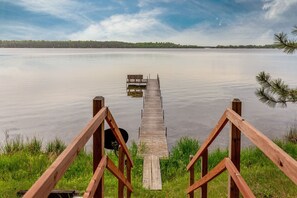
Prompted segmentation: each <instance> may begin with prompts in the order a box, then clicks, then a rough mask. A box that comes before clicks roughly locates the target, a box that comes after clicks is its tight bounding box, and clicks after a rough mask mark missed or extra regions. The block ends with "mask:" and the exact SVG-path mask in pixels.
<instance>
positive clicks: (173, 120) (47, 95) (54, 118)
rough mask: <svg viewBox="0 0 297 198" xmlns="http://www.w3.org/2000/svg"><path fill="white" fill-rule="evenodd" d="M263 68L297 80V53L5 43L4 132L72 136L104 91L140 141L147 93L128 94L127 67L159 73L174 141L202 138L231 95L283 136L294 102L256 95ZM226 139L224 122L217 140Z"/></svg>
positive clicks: (0, 101) (261, 125)
mask: <svg viewBox="0 0 297 198" xmlns="http://www.w3.org/2000/svg"><path fill="white" fill-rule="evenodd" d="M260 71H267V72H269V73H270V74H271V75H272V76H273V77H280V78H282V79H283V80H285V81H286V82H287V83H288V84H290V86H291V87H297V78H296V77H297V56H296V54H295V55H287V54H284V53H282V52H281V51H279V50H267V49H265V50H262V49H261V50H260V49H257V50H254V49H251V50H250V49H236V50H235V49H234V50H233V49H222V50H221V49H0V138H1V141H2V142H3V141H4V137H5V136H4V132H5V131H7V132H8V134H9V136H10V137H14V136H16V135H17V134H21V135H22V136H23V137H32V136H37V137H38V138H40V139H42V140H43V141H44V142H47V141H49V140H51V139H54V138H55V137H59V138H61V139H63V140H64V141H65V142H67V143H69V142H70V141H71V140H72V139H73V138H74V137H75V136H76V135H77V134H78V133H79V132H80V130H81V129H82V128H83V127H84V126H85V124H86V123H87V122H88V121H89V120H90V118H91V117H92V99H93V98H94V97H95V96H104V97H105V99H106V105H107V106H108V107H109V108H110V110H111V112H112V114H113V115H114V117H115V119H116V121H117V123H118V125H119V126H120V127H121V128H124V129H126V130H127V131H128V132H129V135H130V139H129V142H131V140H136V141H137V138H138V127H139V125H140V117H141V115H140V114H141V109H142V98H131V97H127V96H126V84H125V82H126V75H127V74H143V75H144V76H150V77H151V78H156V76H157V74H159V76H160V80H161V90H162V96H163V103H164V110H165V121H166V126H167V128H168V144H169V147H172V145H173V144H174V142H175V141H176V140H178V139H179V138H180V137H182V136H189V137H193V138H197V139H198V140H199V141H200V142H202V141H203V140H205V139H206V137H207V136H208V134H209V133H210V131H211V130H212V128H213V127H214V126H215V124H216V123H217V121H218V119H219V118H220V117H221V115H222V113H223V112H224V110H225V108H226V107H228V106H229V105H230V102H231V101H232V99H233V98H240V99H241V100H242V102H243V113H242V114H243V117H244V118H245V119H246V120H247V121H248V122H250V123H251V124H252V125H254V126H255V127H256V128H258V129H259V130H261V131H262V132H263V133H264V134H266V135H268V136H269V137H270V138H278V137H282V136H283V135H285V134H286V131H287V130H288V128H289V127H290V126H291V125H292V124H293V123H296V120H297V111H296V110H297V105H293V104H289V105H288V107H287V108H270V107H267V106H266V105H264V104H262V103H261V102H259V101H258V99H257V97H256V96H255V94H254V92H255V90H256V88H257V87H258V85H257V82H256V80H255V76H256V75H257V74H258V73H259V72H260ZM228 139H229V138H228V129H227V130H225V131H224V132H223V133H222V135H220V136H219V138H218V140H217V141H216V144H215V146H220V147H226V146H227V142H228ZM248 144H249V142H248V141H245V143H244V145H248Z"/></svg>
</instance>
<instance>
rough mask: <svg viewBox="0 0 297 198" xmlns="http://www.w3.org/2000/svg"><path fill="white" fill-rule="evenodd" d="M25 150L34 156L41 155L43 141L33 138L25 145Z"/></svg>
mask: <svg viewBox="0 0 297 198" xmlns="http://www.w3.org/2000/svg"><path fill="white" fill-rule="evenodd" d="M24 147H25V150H27V151H28V152H30V153H32V154H36V153H40V152H41V148H42V141H41V140H38V139H37V138H36V137H33V138H32V139H30V140H29V139H27V142H26V144H25V146H24Z"/></svg>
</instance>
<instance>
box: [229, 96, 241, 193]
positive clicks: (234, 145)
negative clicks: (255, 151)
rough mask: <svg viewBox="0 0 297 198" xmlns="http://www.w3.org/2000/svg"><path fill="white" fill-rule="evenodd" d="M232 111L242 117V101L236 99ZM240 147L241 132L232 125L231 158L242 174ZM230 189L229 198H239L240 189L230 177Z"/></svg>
mask: <svg viewBox="0 0 297 198" xmlns="http://www.w3.org/2000/svg"><path fill="white" fill-rule="evenodd" d="M232 110H233V111H235V112H236V113H237V114H239V115H240V116H241V101H240V100H239V99H237V98H235V99H234V100H233V101H232ZM240 145H241V132H240V130H239V129H238V128H237V127H236V126H235V125H234V124H231V131H230V145H229V158H230V159H231V161H232V162H233V164H234V165H235V167H236V168H237V170H238V171H239V172H240ZM228 182H229V187H228V197H229V198H239V189H238V188H237V186H236V184H235V182H234V181H233V179H232V178H231V176H230V175H229V178H228Z"/></svg>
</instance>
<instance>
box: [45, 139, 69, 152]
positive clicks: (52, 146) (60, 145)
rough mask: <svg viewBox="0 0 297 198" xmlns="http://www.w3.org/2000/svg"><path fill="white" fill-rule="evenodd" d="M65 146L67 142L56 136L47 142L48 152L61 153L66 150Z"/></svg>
mask: <svg viewBox="0 0 297 198" xmlns="http://www.w3.org/2000/svg"><path fill="white" fill-rule="evenodd" d="M65 148H66V144H65V143H64V142H63V141H62V140H60V139H58V138H55V139H54V140H53V141H51V142H49V143H48V144H47V146H46V153H49V154H55V155H59V154H60V153H62V152H63V151H64V149H65Z"/></svg>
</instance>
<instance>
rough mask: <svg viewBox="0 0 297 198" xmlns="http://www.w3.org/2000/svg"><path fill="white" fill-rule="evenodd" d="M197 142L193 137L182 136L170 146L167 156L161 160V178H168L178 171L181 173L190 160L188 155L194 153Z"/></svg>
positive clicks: (197, 145) (196, 148)
mask: <svg viewBox="0 0 297 198" xmlns="http://www.w3.org/2000/svg"><path fill="white" fill-rule="evenodd" d="M198 149H199V143H198V141H197V140H195V139H191V138H189V137H182V138H181V139H179V140H178V142H177V143H176V145H175V146H173V147H172V149H171V152H170V155H169V158H168V159H163V160H161V171H162V180H164V181H165V180H170V179H172V178H174V177H175V176H176V174H178V173H183V172H184V171H185V170H186V166H187V165H188V163H189V161H190V156H191V155H195V153H196V152H197V151H198Z"/></svg>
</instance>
